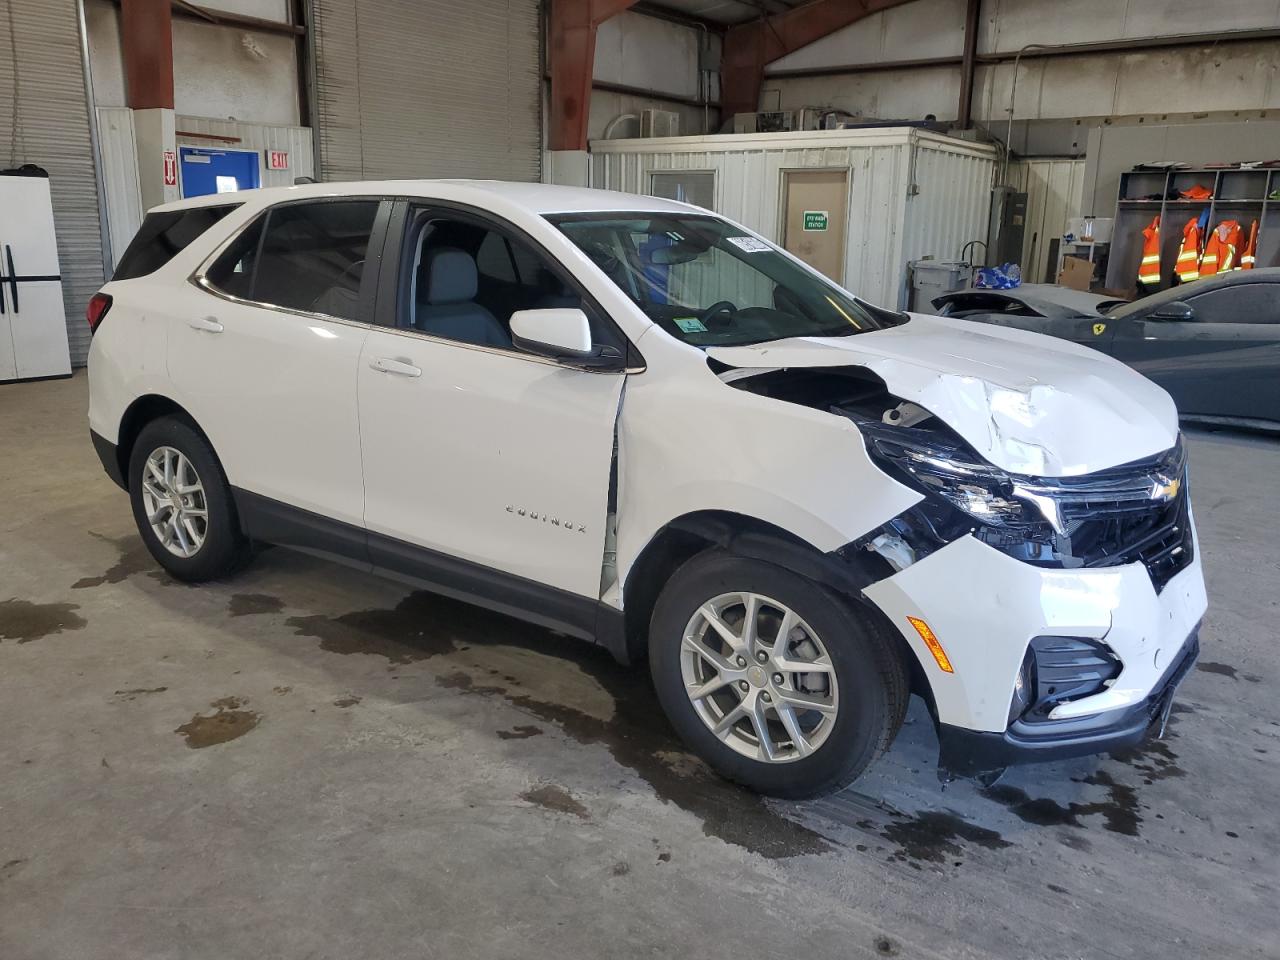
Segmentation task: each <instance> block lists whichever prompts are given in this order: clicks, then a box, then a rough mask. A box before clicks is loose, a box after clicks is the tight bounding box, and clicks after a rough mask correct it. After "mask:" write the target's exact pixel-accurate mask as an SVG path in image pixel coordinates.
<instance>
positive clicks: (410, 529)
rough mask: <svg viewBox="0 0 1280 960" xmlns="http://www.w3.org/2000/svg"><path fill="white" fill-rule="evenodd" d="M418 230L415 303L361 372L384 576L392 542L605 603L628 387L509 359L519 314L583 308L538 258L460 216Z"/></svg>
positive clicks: (374, 542)
mask: <svg viewBox="0 0 1280 960" xmlns="http://www.w3.org/2000/svg"><path fill="white" fill-rule="evenodd" d="M419 216H424V215H422V214H419ZM412 222H413V217H412V216H411V218H410V223H411V226H410V228H409V231H408V234H407V237H406V243H405V247H406V248H415V247H416V250H415V251H414V252H413V253H412V254H410V255H408V256H406V257H405V258H404V260H405V261H407V266H406V269H410V270H412V271H413V278H412V279H413V283H411V284H401V285H400V287H401V289H403V290H412V291H413V293H412V294H411V295H410V296H411V297H412V299H413V303H412V304H406V303H402V304H401V309H400V310H399V311H398V312H397V322H399V323H401V324H403V326H402V327H400V328H399V329H388V328H387V327H375V328H374V329H373V330H372V331H371V332H370V334H369V338H368V340H367V341H365V346H364V355H363V357H362V358H361V363H360V370H359V381H360V387H359V400H360V436H361V446H362V449H363V453H364V478H365V497H366V499H365V523H366V525H367V527H368V528H369V531H370V533H371V534H372V535H373V536H371V538H370V552H371V554H373V555H374V562H375V563H376V564H379V565H382V564H381V563H380V561H379V560H378V556H377V554H378V549H379V543H380V542H381V539H380V537H379V535H381V537H386V538H390V539H391V540H394V541H399V542H400V543H402V544H408V545H411V547H417V548H427V550H429V551H433V552H435V553H438V554H444V555H446V556H447V557H455V558H459V559H461V560H463V561H469V562H471V563H473V564H478V565H480V566H481V567H485V568H489V569H491V570H496V571H500V572H502V573H506V574H513V575H515V576H517V577H521V578H524V579H527V580H531V581H534V582H535V583H537V584H542V585H545V586H550V587H555V588H558V589H559V590H562V591H567V592H569V593H572V594H576V595H578V596H580V597H589V598H592V599H596V598H598V597H599V595H600V567H601V561H602V557H603V553H604V545H605V526H606V522H607V519H608V509H609V507H608V505H609V479H610V470H611V467H612V460H613V446H614V423H615V420H616V417H617V412H618V403H619V400H620V397H621V394H622V387H623V382H624V380H625V374H623V373H622V372H620V371H618V372H610V373H604V372H589V371H586V370H582V369H576V368H572V367H568V366H562V365H560V364H558V363H555V362H552V361H549V360H544V359H540V358H537V357H533V356H531V355H529V354H527V353H522V352H520V351H517V350H515V349H514V348H512V347H511V346H510V338H509V326H508V320H509V317H510V314H511V313H512V312H513V311H514V310H519V309H532V308H537V307H543V306H561V307H563V306H573V305H575V304H580V303H581V301H580V299H578V298H577V296H576V295H575V294H574V293H573V291H572V289H571V288H570V287H568V286H565V285H564V282H563V281H564V278H565V275H564V274H563V273H562V272H561V273H559V279H556V278H555V277H554V276H553V274H555V273H556V271H559V270H560V268H558V267H552V266H551V265H550V264H549V263H548V262H547V261H546V260H545V258H544V257H543V256H542V255H541V254H540V253H538V252H536V251H535V250H534V249H533V248H532V247H531V246H529V245H527V244H524V243H523V241H520V240H519V239H517V238H515V237H514V236H512V237H509V238H508V237H507V236H506V235H505V234H504V233H501V232H498V231H497V230H496V229H493V228H491V227H487V226H485V225H483V224H480V223H477V222H474V221H467V220H466V219H465V218H460V217H456V216H448V215H444V216H441V217H439V218H433V219H431V220H430V221H429V222H423V221H419V224H418V226H417V227H416V228H415V227H413V226H412ZM415 230H416V233H415ZM424 238H425V239H424ZM508 244H509V245H508ZM435 254H441V255H442V257H443V259H440V260H439V261H438V263H439V265H440V266H441V268H442V269H441V270H440V272H439V275H438V276H437V275H435V274H433V272H432V270H433V268H432V264H434V263H436V262H437V261H435V260H434V259H433V258H434V256H435ZM477 262H478V264H479V266H478V267H477V266H476V264H477ZM419 331H422V332H419ZM597 334H598V336H597V340H598V342H601V343H604V342H609V340H608V337H609V336H610V335H611V334H608V333H607V332H606V331H605V330H604V329H603V327H600V326H599V325H598V327H597ZM616 343H617V341H614V344H615V345H616ZM387 549H388V550H391V551H394V550H396V549H398V548H397V547H396V546H394V545H388V547H387ZM401 552H402V553H403V552H404V551H403V550H401ZM474 573H475V571H472V574H474Z"/></svg>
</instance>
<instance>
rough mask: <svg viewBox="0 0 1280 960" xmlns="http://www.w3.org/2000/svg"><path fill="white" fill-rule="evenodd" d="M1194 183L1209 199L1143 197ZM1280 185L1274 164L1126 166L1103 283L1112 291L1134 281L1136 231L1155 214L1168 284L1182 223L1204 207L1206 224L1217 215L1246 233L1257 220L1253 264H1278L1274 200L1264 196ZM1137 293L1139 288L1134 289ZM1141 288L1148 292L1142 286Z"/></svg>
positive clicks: (1278, 206) (1278, 208) (1277, 204)
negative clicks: (1169, 167) (1264, 166)
mask: <svg viewBox="0 0 1280 960" xmlns="http://www.w3.org/2000/svg"><path fill="white" fill-rule="evenodd" d="M1197 184H1199V185H1200V186H1202V187H1204V188H1205V189H1207V190H1211V191H1213V198H1212V199H1210V200H1181V199H1178V200H1169V199H1160V200H1147V199H1144V198H1145V197H1148V196H1152V195H1155V194H1159V195H1160V196H1161V197H1162V198H1167V197H1168V195H1169V194H1170V193H1174V192H1176V191H1182V190H1189V189H1191V187H1193V186H1195V185H1197ZM1275 190H1280V169H1259V170H1236V169H1217V168H1215V169H1204V168H1200V169H1176V170H1167V171H1165V170H1130V171H1129V172H1128V173H1122V174H1121V175H1120V196H1119V197H1118V198H1117V200H1116V223H1115V235H1114V237H1113V239H1112V243H1111V259H1110V262H1109V264H1108V267H1107V284H1106V285H1107V287H1108V288H1109V289H1113V290H1124V289H1132V288H1134V287H1136V286H1137V280H1138V264H1139V263H1140V262H1141V260H1142V230H1143V228H1144V227H1146V226H1147V224H1149V223H1150V222H1151V219H1152V218H1153V217H1154V216H1156V214H1159V215H1160V274H1161V280H1160V286H1159V288H1158V289H1160V290H1163V289H1165V288H1167V287H1170V286H1172V285H1173V283H1174V276H1173V265H1174V263H1175V262H1176V261H1177V259H1178V249H1179V247H1181V245H1182V228H1183V226H1184V225H1185V224H1186V222H1187V220H1189V219H1190V218H1191V217H1199V216H1200V213H1201V211H1203V210H1204V209H1205V208H1206V207H1207V208H1208V209H1209V227H1210V229H1212V228H1213V227H1215V226H1217V225H1218V223H1219V221H1221V220H1223V219H1232V220H1238V221H1240V226H1241V229H1242V230H1243V231H1244V233H1245V235H1246V236H1248V232H1249V223H1250V222H1251V221H1253V220H1257V221H1258V262H1257V266H1259V267H1273V266H1280V200H1269V199H1267V198H1268V196H1269V195H1270V194H1271V193H1272V191H1275ZM1139 292H1143V291H1139ZM1146 292H1151V291H1150V288H1147V290H1146Z"/></svg>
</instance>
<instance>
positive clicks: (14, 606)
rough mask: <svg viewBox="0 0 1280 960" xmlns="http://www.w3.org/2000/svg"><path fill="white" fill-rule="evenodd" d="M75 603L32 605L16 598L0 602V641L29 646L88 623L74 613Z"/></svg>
mask: <svg viewBox="0 0 1280 960" xmlns="http://www.w3.org/2000/svg"><path fill="white" fill-rule="evenodd" d="M79 609H80V605H79V604H78V603H32V602H31V601H30V600H19V599H17V598H16V597H14V598H10V599H8V600H0V640H17V641H18V643H30V642H31V641H32V640H40V639H42V638H44V637H48V636H51V635H53V634H55V633H62V632H63V631H64V630H80V629H83V628H84V626H85V625H86V624H87V623H88V621H87V620H85V618H84V617H82V616H80V615H79V614H78V613H76V611H77V610H79Z"/></svg>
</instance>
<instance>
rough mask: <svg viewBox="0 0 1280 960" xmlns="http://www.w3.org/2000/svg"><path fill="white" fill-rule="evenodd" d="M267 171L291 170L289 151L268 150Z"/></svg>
mask: <svg viewBox="0 0 1280 960" xmlns="http://www.w3.org/2000/svg"><path fill="white" fill-rule="evenodd" d="M267 169H268V170H288V169H289V151H287V150H268V151H267Z"/></svg>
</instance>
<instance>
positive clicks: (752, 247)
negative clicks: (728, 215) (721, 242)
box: [725, 237, 770, 253]
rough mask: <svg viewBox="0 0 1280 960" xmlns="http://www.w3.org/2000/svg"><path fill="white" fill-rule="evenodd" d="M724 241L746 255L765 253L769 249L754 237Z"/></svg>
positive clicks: (728, 238) (727, 238)
mask: <svg viewBox="0 0 1280 960" xmlns="http://www.w3.org/2000/svg"><path fill="white" fill-rule="evenodd" d="M725 239H726V240H728V241H729V242H730V243H732V244H733V245H734V246H735V247H737V248H738V249H739V250H742V251H745V252H746V253H767V252H768V251H769V249H770V247H769V245H768V244H767V243H765V242H764V241H763V240H757V239H756V238H755V237H725Z"/></svg>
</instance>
